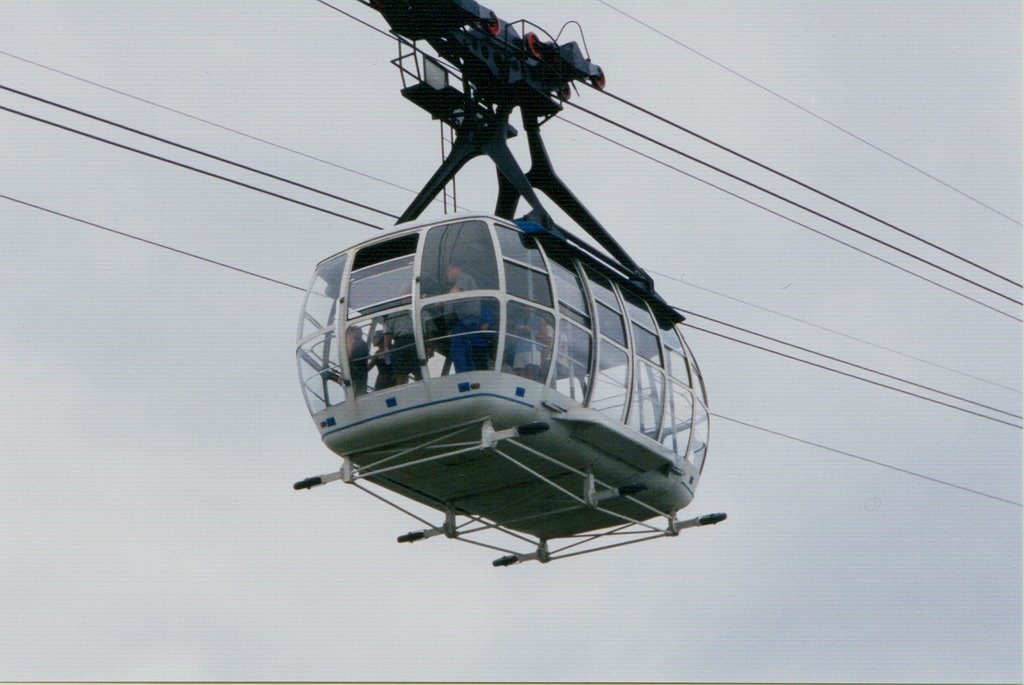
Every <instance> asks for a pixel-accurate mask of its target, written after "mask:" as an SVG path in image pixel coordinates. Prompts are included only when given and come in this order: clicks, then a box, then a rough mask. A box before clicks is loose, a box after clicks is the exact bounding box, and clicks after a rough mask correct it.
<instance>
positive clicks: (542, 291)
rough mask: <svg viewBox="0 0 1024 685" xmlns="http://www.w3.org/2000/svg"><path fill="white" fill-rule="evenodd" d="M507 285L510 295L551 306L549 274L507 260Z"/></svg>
mask: <svg viewBox="0 0 1024 685" xmlns="http://www.w3.org/2000/svg"><path fill="white" fill-rule="evenodd" d="M505 286H506V288H505V289H506V290H507V291H508V294H509V295H515V296H516V297H521V298H523V299H524V300H530V301H531V302H536V303H537V304H542V305H544V306H545V307H550V306H551V286H550V285H549V284H548V277H547V274H544V273H542V272H540V271H534V270H533V269H527V268H526V267H524V266H520V265H518V264H516V263H514V262H510V261H507V260H506V261H505Z"/></svg>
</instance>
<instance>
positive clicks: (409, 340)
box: [378, 312, 423, 385]
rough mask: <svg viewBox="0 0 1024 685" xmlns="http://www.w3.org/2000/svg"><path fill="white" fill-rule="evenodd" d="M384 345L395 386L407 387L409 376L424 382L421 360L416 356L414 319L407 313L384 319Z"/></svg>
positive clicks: (385, 355)
mask: <svg viewBox="0 0 1024 685" xmlns="http://www.w3.org/2000/svg"><path fill="white" fill-rule="evenodd" d="M383 343H384V344H383V347H382V350H381V351H382V352H383V353H384V358H385V360H390V365H391V369H390V370H391V374H392V379H393V380H394V385H405V384H406V383H408V382H409V376H412V377H413V379H415V380H417V381H421V380H423V372H422V371H420V360H419V358H418V357H417V355H416V338H415V337H414V335H413V328H412V318H411V317H410V316H409V314H408V313H407V312H399V313H397V314H392V315H390V316H385V317H384V340H383ZM378 379H379V376H378Z"/></svg>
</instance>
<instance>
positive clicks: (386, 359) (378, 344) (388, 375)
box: [368, 330, 395, 390]
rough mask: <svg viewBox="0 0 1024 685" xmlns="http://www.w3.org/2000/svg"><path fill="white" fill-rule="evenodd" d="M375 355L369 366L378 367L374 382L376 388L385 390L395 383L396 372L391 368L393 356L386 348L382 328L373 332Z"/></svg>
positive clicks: (371, 367)
mask: <svg viewBox="0 0 1024 685" xmlns="http://www.w3.org/2000/svg"><path fill="white" fill-rule="evenodd" d="M373 346H374V348H376V349H374V351H373V356H372V357H371V358H370V363H369V365H368V366H369V368H370V369H377V380H376V381H375V382H374V384H373V389H374V390H383V389H385V388H390V387H391V386H393V385H395V372H394V370H393V369H392V368H391V357H390V355H389V354H388V351H387V350H386V349H384V331H382V330H380V331H377V332H375V333H374V334H373Z"/></svg>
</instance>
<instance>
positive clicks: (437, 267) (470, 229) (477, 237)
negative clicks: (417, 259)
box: [420, 221, 498, 297]
mask: <svg viewBox="0 0 1024 685" xmlns="http://www.w3.org/2000/svg"><path fill="white" fill-rule="evenodd" d="M497 288H498V267H497V264H496V263H495V257H494V245H493V243H492V242H491V232H490V230H489V229H488V228H487V224H485V223H484V222H482V221H460V222H458V223H454V224H447V225H445V226H435V227H434V228H432V229H430V230H429V231H427V235H426V239H425V240H424V243H423V260H422V266H421V269H420V295H421V296H423V297H433V296H435V295H443V294H445V293H449V292H467V291H470V290H497ZM456 289H457V290H456Z"/></svg>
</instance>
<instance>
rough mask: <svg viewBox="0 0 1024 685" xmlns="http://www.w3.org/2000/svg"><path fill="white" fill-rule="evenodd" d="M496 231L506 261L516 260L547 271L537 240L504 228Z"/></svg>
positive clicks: (500, 227)
mask: <svg viewBox="0 0 1024 685" xmlns="http://www.w3.org/2000/svg"><path fill="white" fill-rule="evenodd" d="M495 231H497V233H498V243H499V244H500V245H501V254H502V256H503V257H504V258H505V259H514V260H516V261H517V262H522V263H523V264H528V265H530V266H532V267H536V268H538V269H541V270H542V271H546V270H547V267H546V266H544V257H543V255H541V253H540V248H539V247H538V246H537V241H536V240H534V239H533V238H531V237H530V236H528V235H526V234H525V233H520V232H519V231H513V230H512V229H511V228H505V227H503V226H497V227H495Z"/></svg>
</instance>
